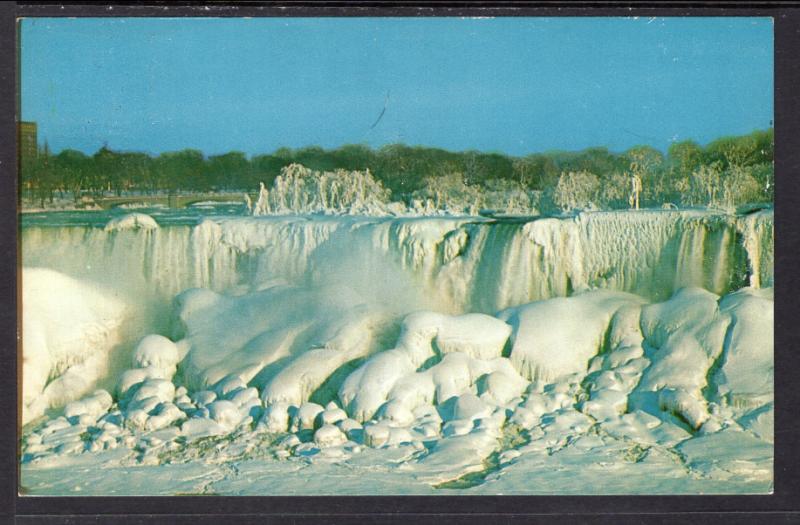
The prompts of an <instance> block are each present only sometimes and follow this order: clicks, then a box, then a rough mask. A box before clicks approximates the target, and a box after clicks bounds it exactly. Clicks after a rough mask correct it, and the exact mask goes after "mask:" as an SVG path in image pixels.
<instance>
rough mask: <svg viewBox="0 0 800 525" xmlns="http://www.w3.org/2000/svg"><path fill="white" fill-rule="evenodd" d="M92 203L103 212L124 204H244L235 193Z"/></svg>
mask: <svg viewBox="0 0 800 525" xmlns="http://www.w3.org/2000/svg"><path fill="white" fill-rule="evenodd" d="M249 196H250V199H251V200H252V201H253V202H255V201H256V200H257V199H258V194H257V193H249ZM93 200H94V203H95V204H96V205H98V206H100V207H101V208H103V209H104V210H109V209H111V208H116V207H118V206H122V205H125V204H143V205H150V206H154V205H161V206H167V207H169V208H185V207H186V206H191V205H192V204H196V203H198V202H233V201H237V200H238V201H241V202H244V194H243V193H241V194H237V193H223V194H220V193H187V194H174V195H163V194H162V195H123V196H120V197H95V198H94V199H93Z"/></svg>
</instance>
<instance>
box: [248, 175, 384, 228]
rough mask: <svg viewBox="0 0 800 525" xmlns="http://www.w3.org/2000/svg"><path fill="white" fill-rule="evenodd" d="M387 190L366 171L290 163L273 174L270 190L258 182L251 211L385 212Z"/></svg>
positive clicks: (299, 212) (257, 213)
mask: <svg viewBox="0 0 800 525" xmlns="http://www.w3.org/2000/svg"><path fill="white" fill-rule="evenodd" d="M388 202H389V192H388V190H386V189H385V188H384V187H383V185H382V184H381V183H380V182H379V181H377V180H375V179H374V178H373V177H372V174H370V172H369V170H366V171H345V170H336V171H333V172H327V171H326V172H318V171H313V170H310V169H308V168H306V167H305V166H302V165H300V164H290V165H289V166H286V167H284V168H283V169H282V170H281V173H280V175H278V176H277V177H276V178H275V181H274V182H273V186H272V190H271V191H270V190H268V189H267V188H266V187H265V186H264V184H263V183H262V184H261V187H260V190H259V195H258V200H257V201H256V204H255V207H254V208H253V215H256V216H259V215H268V214H303V213H326V214H331V213H332V214H341V213H351V214H367V215H376V214H381V215H384V214H386V213H388V210H389V207H388Z"/></svg>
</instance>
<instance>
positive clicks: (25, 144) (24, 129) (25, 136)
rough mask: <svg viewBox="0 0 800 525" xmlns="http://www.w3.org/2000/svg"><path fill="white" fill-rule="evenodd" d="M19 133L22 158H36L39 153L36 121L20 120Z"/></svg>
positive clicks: (18, 138)
mask: <svg viewBox="0 0 800 525" xmlns="http://www.w3.org/2000/svg"><path fill="white" fill-rule="evenodd" d="M17 133H18V134H19V136H18V137H17V140H18V144H19V156H20V160H23V159H35V158H36V156H37V155H38V154H39V142H38V141H39V138H38V136H37V127H36V122H19V123H18V126H17Z"/></svg>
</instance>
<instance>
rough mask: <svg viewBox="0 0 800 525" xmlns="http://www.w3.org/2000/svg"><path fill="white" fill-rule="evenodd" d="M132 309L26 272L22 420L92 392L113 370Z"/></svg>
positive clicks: (71, 282)
mask: <svg viewBox="0 0 800 525" xmlns="http://www.w3.org/2000/svg"><path fill="white" fill-rule="evenodd" d="M126 310H127V307H126V305H125V304H123V303H122V302H121V301H119V300H118V299H116V298H114V296H113V294H112V293H110V292H109V291H106V290H102V289H100V288H97V287H95V286H92V285H91V284H89V283H85V282H81V281H78V280H76V279H73V278H71V277H67V276H66V275H63V274H61V273H58V272H55V271H53V270H48V269H45V268H28V267H23V268H22V407H23V408H22V421H23V424H24V423H27V422H29V421H31V420H32V419H34V418H37V417H39V416H41V415H42V414H44V412H45V410H47V409H49V408H57V407H62V406H64V405H65V404H66V403H68V402H70V401H73V400H76V399H78V398H80V397H81V396H83V395H84V394H87V393H89V392H91V391H92V389H93V388H94V387H95V385H96V384H97V382H98V381H99V380H101V379H103V378H104V377H105V376H107V375H108V373H109V372H110V370H112V369H113V366H112V365H113V364H114V360H115V354H116V353H117V352H115V349H116V348H117V347H118V345H120V343H122V332H121V329H122V325H123V322H124V321H125V319H126Z"/></svg>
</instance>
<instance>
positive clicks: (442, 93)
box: [21, 18, 773, 155]
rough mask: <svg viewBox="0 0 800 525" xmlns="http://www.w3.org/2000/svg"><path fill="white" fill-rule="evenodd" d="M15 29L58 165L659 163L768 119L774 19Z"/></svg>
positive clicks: (174, 23)
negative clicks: (483, 158) (83, 158)
mask: <svg viewBox="0 0 800 525" xmlns="http://www.w3.org/2000/svg"><path fill="white" fill-rule="evenodd" d="M21 31H22V38H21V42H22V51H21V74H22V76H21V116H22V119H23V120H34V121H37V122H38V123H39V128H40V132H39V134H40V141H43V140H44V139H46V140H47V141H48V142H49V145H50V147H51V149H52V150H54V151H60V150H62V149H64V148H74V149H79V150H82V151H84V152H87V153H92V152H94V151H96V150H97V149H98V148H99V147H100V146H102V145H103V144H104V143H107V144H108V146H109V147H110V148H112V149H119V150H133V151H146V152H149V153H160V152H163V151H174V150H178V149H183V148H196V149H200V150H202V151H203V152H204V153H206V154H217V153H223V152H226V151H231V150H239V151H244V152H246V153H248V154H257V153H267V152H271V151H273V150H275V149H276V148H278V147H282V146H286V147H293V148H295V147H302V146H306V145H320V146H323V147H325V148H333V147H337V146H340V145H342V144H353V143H359V144H369V145H371V146H375V147H378V146H381V145H383V144H388V143H394V142H404V143H407V144H421V145H428V146H437V147H442V148H446V149H451V150H465V149H478V150H486V151H500V152H505V153H509V154H513V155H520V154H527V153H533V152H537V151H545V150H552V149H565V150H577V149H582V148H585V147H589V146H606V147H608V148H610V149H612V150H615V151H621V150H624V149H626V148H628V147H630V146H633V145H637V144H650V145H653V146H655V147H657V148H659V149H662V150H664V149H666V148H667V147H668V146H669V144H670V142H671V141H675V140H685V139H689V138H691V139H694V140H697V141H699V142H701V143H707V142H709V141H711V140H713V139H715V138H717V137H719V136H721V135H730V134H742V133H749V132H750V131H752V130H754V129H764V128H767V127H768V126H769V125H770V122H771V120H772V118H773V23H772V19H770V18H658V19H648V18H497V19H461V18H416V19H415V18H382V19H381V18H349V19H344V18H324V19H323V18H318V19H314V18H307V19H299V18H288V19H287V18H271V19H267V18H254V19H214V18H210V19H198V18H195V19H191V18H190V19H134V18H109V19H99V18H96V19H66V18H63V19H55V18H40V19H32V18H31V19H26V20H24V21H23V22H22V29H21ZM384 106H385V107H386V111H385V113H384V114H383V117H382V118H381V119H380V121H379V122H378V123H377V125H376V126H375V127H374V128H372V129H371V126H372V125H373V123H374V122H375V121H376V119H377V118H378V116H379V115H380V114H381V111H382V110H383V109H384Z"/></svg>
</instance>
